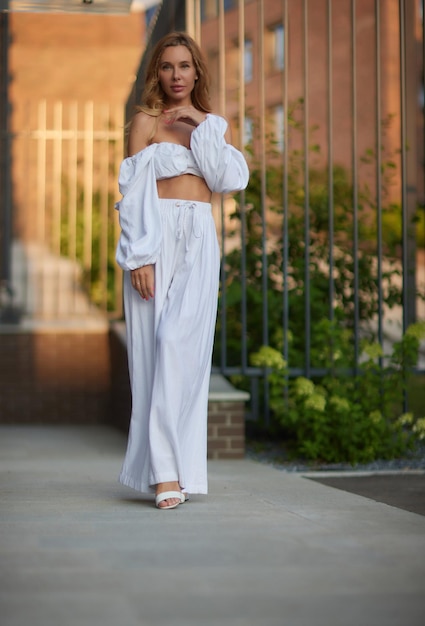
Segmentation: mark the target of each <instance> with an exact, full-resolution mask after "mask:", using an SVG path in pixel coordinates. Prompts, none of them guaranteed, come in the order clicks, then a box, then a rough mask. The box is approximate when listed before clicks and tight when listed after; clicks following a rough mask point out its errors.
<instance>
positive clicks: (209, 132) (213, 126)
mask: <svg viewBox="0 0 425 626" xmlns="http://www.w3.org/2000/svg"><path fill="white" fill-rule="evenodd" d="M228 138H230V130H229V126H228V124H227V122H226V120H225V119H224V118H223V117H219V116H218V115H212V114H211V113H209V114H208V115H207V116H206V119H205V121H204V122H202V123H201V124H199V126H197V128H195V130H194V131H193V133H192V136H191V139H190V147H191V150H192V154H193V156H194V157H195V161H196V163H197V164H198V167H199V169H200V170H201V172H202V174H203V176H204V178H205V181H206V183H207V185H208V187H209V188H210V189H211V191H216V192H219V193H230V192H232V191H239V190H241V189H245V187H246V186H247V184H248V180H249V170H248V165H247V163H246V160H245V157H244V156H243V154H242V153H241V152H240V151H239V150H237V149H236V148H235V147H234V146H232V145H231V144H230V143H227V139H228Z"/></svg>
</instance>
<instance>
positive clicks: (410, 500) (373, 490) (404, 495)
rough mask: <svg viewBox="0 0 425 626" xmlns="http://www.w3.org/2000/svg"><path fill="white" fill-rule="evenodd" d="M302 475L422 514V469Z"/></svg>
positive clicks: (424, 480)
mask: <svg viewBox="0 0 425 626" xmlns="http://www.w3.org/2000/svg"><path fill="white" fill-rule="evenodd" d="M306 478H309V479H310V480H314V481H316V482H318V483H321V484H323V485H327V486H328V487H335V488H336V489H341V490H342V491H348V492H350V493H355V494H357V495H359V496H364V497H365V498H370V499H371V500H375V501H376V502H382V503H384V504H389V505H390V506H394V507H397V508H399V509H403V510H405V511H410V512H411V513H417V514H418V515H424V516H425V473H423V474H416V473H408V474H407V473H406V474H373V475H359V476H326V477H320V478H315V477H312V476H306Z"/></svg>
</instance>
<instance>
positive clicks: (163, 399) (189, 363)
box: [119, 200, 220, 493]
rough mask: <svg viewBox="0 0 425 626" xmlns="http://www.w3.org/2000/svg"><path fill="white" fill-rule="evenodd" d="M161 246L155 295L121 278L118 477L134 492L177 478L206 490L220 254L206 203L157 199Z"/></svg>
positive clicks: (195, 488) (191, 489) (187, 486)
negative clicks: (127, 404) (127, 418)
mask: <svg viewBox="0 0 425 626" xmlns="http://www.w3.org/2000/svg"><path fill="white" fill-rule="evenodd" d="M160 212H161V219H162V237H163V239H162V242H163V243H162V251H161V254H160V257H159V259H158V260H157V262H156V264H155V296H154V298H153V299H151V300H149V301H145V300H142V298H141V297H140V295H139V294H138V293H137V292H136V291H135V289H133V287H132V285H131V280H130V273H129V272H125V275H124V308H125V318H126V327H127V349H128V364H129V374H130V384H131V392H132V414H131V422H130V431H129V437H128V445H127V452H126V456H125V459H124V464H123V468H122V471H121V474H120V478H119V480H120V482H121V483H122V484H124V485H127V486H129V487H132V488H133V489H136V490H138V491H141V492H145V493H147V492H152V491H153V490H154V485H155V484H157V483H161V482H166V481H174V480H177V481H178V482H179V484H180V487H181V488H182V489H184V490H185V491H186V492H188V493H207V491H208V486H207V410H208V390H209V380H210V373H211V360H212V347H213V339H214V329H215V323H216V315H217V297H218V281H219V266H220V252H219V246H218V242H217V234H216V229H215V224H214V220H213V217H212V213H211V205H210V204H208V203H204V202H192V201H186V200H160Z"/></svg>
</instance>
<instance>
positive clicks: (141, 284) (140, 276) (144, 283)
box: [130, 265, 155, 300]
mask: <svg viewBox="0 0 425 626" xmlns="http://www.w3.org/2000/svg"><path fill="white" fill-rule="evenodd" d="M130 274H131V284H132V285H133V287H134V289H135V290H136V291H137V292H138V293H139V294H140V297H141V298H143V300H149V298H153V297H154V293H155V289H154V288H155V266H154V265H144V266H143V267H138V268H137V269H136V270H131V272H130Z"/></svg>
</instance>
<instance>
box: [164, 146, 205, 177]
mask: <svg viewBox="0 0 425 626" xmlns="http://www.w3.org/2000/svg"><path fill="white" fill-rule="evenodd" d="M152 145H155V144H152ZM156 146H157V148H156V150H155V156H154V163H155V178H156V180H163V179H164V178H174V176H182V175H183V174H192V175H193V176H199V177H200V178H203V175H202V172H201V170H200V169H199V167H198V164H197V163H196V161H195V158H194V156H193V154H192V150H189V149H188V148H186V146H182V145H180V144H177V143H169V142H163V143H158V144H156Z"/></svg>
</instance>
